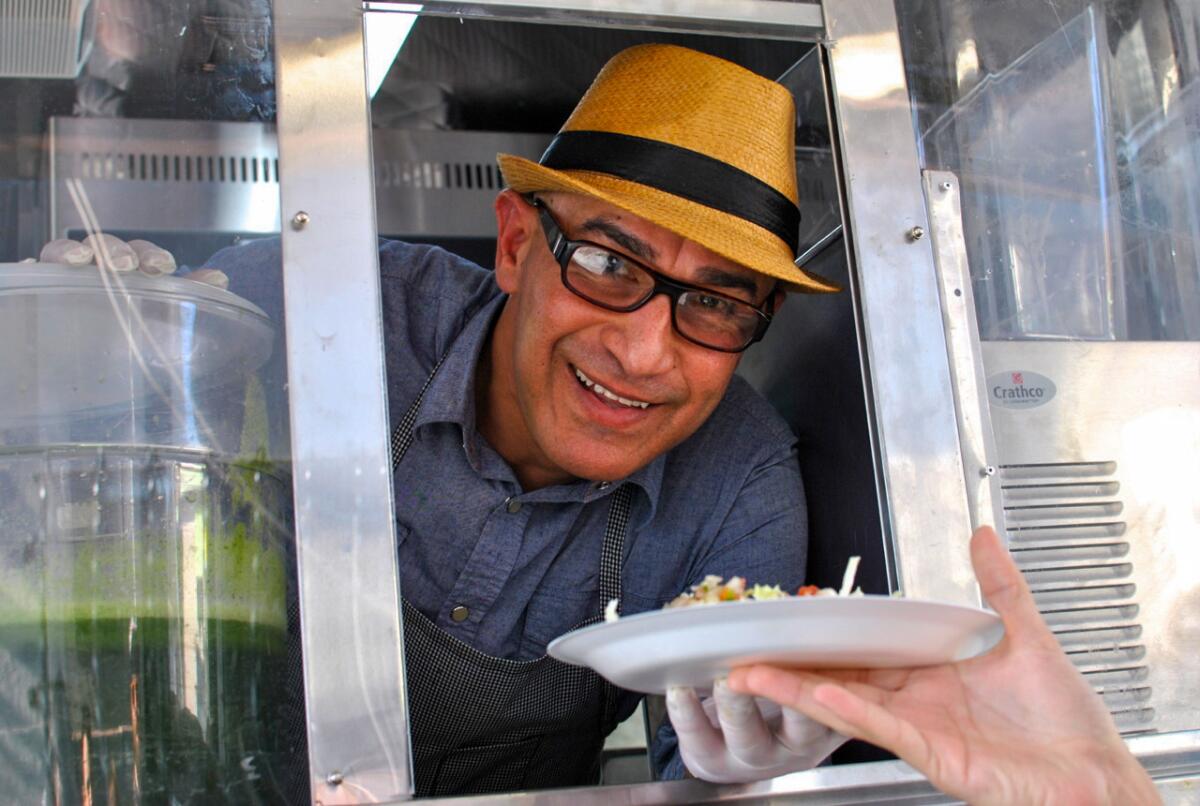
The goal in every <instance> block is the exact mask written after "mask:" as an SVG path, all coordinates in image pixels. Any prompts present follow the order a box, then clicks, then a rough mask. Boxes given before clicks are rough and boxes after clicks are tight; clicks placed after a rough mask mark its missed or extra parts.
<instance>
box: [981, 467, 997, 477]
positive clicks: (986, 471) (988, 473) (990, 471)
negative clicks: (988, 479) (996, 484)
mask: <svg viewBox="0 0 1200 806" xmlns="http://www.w3.org/2000/svg"><path fill="white" fill-rule="evenodd" d="M979 473H980V475H983V476H994V475H996V468H994V467H992V466H991V465H988V466H987V467H985V468H984V469H983V470H981V471H979Z"/></svg>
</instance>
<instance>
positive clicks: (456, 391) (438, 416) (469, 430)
mask: <svg viewBox="0 0 1200 806" xmlns="http://www.w3.org/2000/svg"><path fill="white" fill-rule="evenodd" d="M506 299H508V296H507V295H506V294H500V295H498V296H497V297H496V298H495V299H493V300H491V301H490V302H488V303H487V304H486V305H484V306H483V307H482V308H480V309H479V310H478V311H477V312H476V313H475V315H474V316H472V317H471V318H470V319H469V320H467V323H466V325H465V326H464V327H463V329H462V330H461V331H460V332H459V334H458V336H457V338H455V339H454V341H453V342H452V343H451V345H450V348H449V350H447V352H446V353H445V355H444V356H439V357H440V358H441V360H442V363H441V366H440V367H439V368H438V371H437V375H435V376H434V378H433V381H432V382H430V384H429V388H428V389H426V390H425V397H424V398H423V399H422V400H421V406H420V408H419V409H418V410H417V418H416V420H415V421H414V422H413V429H414V431H415V430H416V429H419V428H421V427H423V426H426V425H430V424H431V423H454V424H456V425H458V426H459V427H460V428H461V429H462V433H463V448H464V449H466V451H467V458H468V459H469V460H470V462H471V466H472V467H474V468H475V470H476V471H477V472H478V471H479V469H480V459H479V440H478V434H477V432H476V430H475V368H476V367H477V366H478V365H479V356H480V353H481V352H482V351H483V347H484V345H485V344H487V341H488V334H489V333H491V330H492V324H493V322H494V321H495V319H496V316H497V315H499V313H500V311H501V309H502V308H503V307H504V301H505V300H506Z"/></svg>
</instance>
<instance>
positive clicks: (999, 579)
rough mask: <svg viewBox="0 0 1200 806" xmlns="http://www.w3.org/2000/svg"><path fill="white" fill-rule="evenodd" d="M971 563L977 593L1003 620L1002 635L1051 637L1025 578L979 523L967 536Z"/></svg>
mask: <svg viewBox="0 0 1200 806" xmlns="http://www.w3.org/2000/svg"><path fill="white" fill-rule="evenodd" d="M971 565H973V566H974V568H975V578H976V579H978V580H979V590H980V593H982V594H983V598H984V599H985V600H986V601H987V603H988V605H989V606H991V607H992V608H993V609H994V610H995V611H996V614H997V615H998V616H1000V619H1001V620H1002V621H1003V622H1004V631H1005V634H1006V635H1008V636H1010V637H1012V638H1013V639H1019V638H1020V637H1022V636H1037V637H1040V638H1041V637H1048V638H1050V640H1053V636H1051V635H1050V631H1049V628H1048V627H1046V624H1045V622H1044V621H1042V615H1041V613H1039V612H1038V609H1037V603H1036V602H1035V601H1034V600H1033V594H1032V593H1030V591H1029V586H1028V585H1027V584H1026V583H1025V578H1024V577H1023V576H1021V571H1020V569H1019V568H1017V564H1016V563H1015V562H1013V559H1012V555H1011V554H1009V552H1008V548H1007V547H1006V546H1005V545H1004V542H1003V541H1002V540H1001V539H1000V536H999V535H997V534H996V531H995V530H994V529H992V527H990V526H981V527H980V528H978V529H976V530H975V533H974V534H973V535H971Z"/></svg>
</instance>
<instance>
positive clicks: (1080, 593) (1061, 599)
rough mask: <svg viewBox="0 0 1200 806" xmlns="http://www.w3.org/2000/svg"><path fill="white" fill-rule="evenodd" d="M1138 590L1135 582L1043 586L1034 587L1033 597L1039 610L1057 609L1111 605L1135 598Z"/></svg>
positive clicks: (1026, 575) (1027, 576) (1027, 577)
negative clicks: (1039, 587)
mask: <svg viewBox="0 0 1200 806" xmlns="http://www.w3.org/2000/svg"><path fill="white" fill-rule="evenodd" d="M1029 576H1030V574H1029V572H1028V571H1026V572H1025V578H1026V579H1029ZM1031 587H1032V586H1031ZM1136 591H1137V586H1136V585H1133V584H1127V585H1094V586H1082V585H1081V586H1078V587H1071V588H1043V589H1041V590H1039V589H1037V588H1033V598H1034V601H1036V602H1037V604H1038V609H1039V610H1041V609H1046V610H1054V609H1056V607H1055V606H1056V605H1068V606H1069V605H1076V606H1078V605H1081V604H1090V605H1095V606H1102V607H1111V606H1113V605H1117V604H1120V603H1121V602H1122V601H1123V600H1125V599H1131V598H1133V594H1134V593H1135V592H1136Z"/></svg>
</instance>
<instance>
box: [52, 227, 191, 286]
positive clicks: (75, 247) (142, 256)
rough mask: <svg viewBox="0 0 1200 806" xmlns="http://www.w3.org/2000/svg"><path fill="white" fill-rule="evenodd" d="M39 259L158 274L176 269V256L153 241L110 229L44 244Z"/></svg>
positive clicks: (172, 271)
mask: <svg viewBox="0 0 1200 806" xmlns="http://www.w3.org/2000/svg"><path fill="white" fill-rule="evenodd" d="M38 259H39V260H40V261H41V262H43V263H64V264H66V265H68V266H88V265H91V264H93V263H95V264H97V265H104V266H106V267H107V268H109V269H110V270H112V271H117V272H126V271H134V270H135V269H136V270H140V271H141V272H142V273H143V274H149V275H151V276H158V275H160V274H174V273H175V268H176V266H175V256H174V255H172V254H171V253H170V252H168V251H167V250H166V249H163V248H161V247H159V246H157V245H156V244H153V243H151V242H150V241H142V240H133V241H129V242H128V243H126V242H125V241H122V240H121V239H120V238H117V237H116V236H114V235H109V234H108V233H103V234H100V235H89V236H88V237H87V238H85V239H84V240H83V242H82V243H80V242H79V241H73V240H71V239H70V238H59V239H58V240H55V241H51V242H50V243H48V244H46V245H45V246H43V247H42V251H41V254H40V255H39V256H38Z"/></svg>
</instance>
